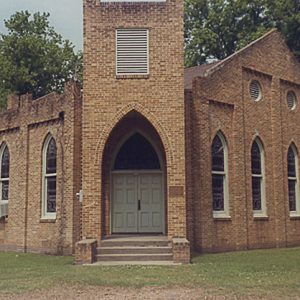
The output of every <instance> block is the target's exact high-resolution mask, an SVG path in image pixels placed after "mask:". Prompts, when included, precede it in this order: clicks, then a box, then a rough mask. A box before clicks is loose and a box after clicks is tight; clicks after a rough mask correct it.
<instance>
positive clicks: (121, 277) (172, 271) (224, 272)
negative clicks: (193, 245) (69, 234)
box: [0, 248, 300, 298]
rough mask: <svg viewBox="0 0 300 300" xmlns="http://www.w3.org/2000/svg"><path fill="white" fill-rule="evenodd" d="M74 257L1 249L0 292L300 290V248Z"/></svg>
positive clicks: (261, 292) (278, 293) (256, 292)
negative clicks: (181, 257)
mask: <svg viewBox="0 0 300 300" xmlns="http://www.w3.org/2000/svg"><path fill="white" fill-rule="evenodd" d="M72 261H73V260H72V257H60V256H44V255H36V254H16V253H0V298H1V293H20V292H23V291H26V290H37V289H42V288H47V287H50V286H53V285H60V284H66V285H68V284H70V285H74V284H78V283H79V284H89V285H105V286H115V285H118V286H124V287H133V288H136V287H141V286H149V285H152V286H153V285H159V286H177V287H178V286H191V287H202V288H207V289H209V290H211V291H213V293H216V294H220V293H221V294H224V295H230V294H232V293H234V294H235V295H250V296H251V295H252V296H256V297H257V296H274V297H275V296H276V297H280V296H285V297H295V296H297V295H298V296H299V295H300V248H289V249H274V250H255V251H244V252H233V253H224V254H206V255H200V256H196V257H194V258H193V264H191V265H188V266H171V267H158V266H122V267H119V266H118V267H100V266H85V267H82V266H74V265H72Z"/></svg>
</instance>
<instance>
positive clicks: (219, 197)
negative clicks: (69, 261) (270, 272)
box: [0, 0, 300, 263]
mask: <svg viewBox="0 0 300 300" xmlns="http://www.w3.org/2000/svg"><path fill="white" fill-rule="evenodd" d="M183 49H184V48H183V2H182V1H181V0H174V1H173V0H166V1H164V0H155V1H143V2H136V1H133V2H130V3H128V2H127V3H126V2H121V1H120V2H118V1H117V2H116V1H111V0H106V1H100V0H85V1H84V83H83V90H82V91H81V89H80V87H79V86H78V85H77V84H76V83H68V84H66V86H65V92H64V93H63V94H61V95H59V94H56V93H51V94H49V95H46V96H44V97H42V98H40V99H36V100H33V99H32V97H31V96H30V95H24V96H21V97H16V96H11V97H9V99H8V103H7V110H6V111H3V112H2V113H1V114H0V160H1V170H0V189H1V191H0V197H1V198H0V216H1V218H0V250H3V251H23V252H43V253H55V254H72V253H73V254H75V261H76V263H87V262H93V261H95V260H112V259H120V260H131V259H137V258H142V259H149V260H156V261H157V260H173V261H175V262H183V263H186V262H189V259H190V251H191V250H192V251H198V252H220V251H232V250H243V249H254V248H269V247H287V246H296V245H300V194H299V192H300V190H299V170H300V169H299V158H298V156H299V153H298V152H299V151H300V123H299V120H300V104H299V103H298V101H299V99H300V65H299V63H298V61H297V60H296V59H295V57H294V56H293V54H292V53H291V51H290V50H289V49H288V47H287V46H286V44H285V42H284V39H283V37H282V36H281V35H280V34H279V33H278V32H277V31H276V30H272V31H270V32H269V33H267V34H266V35H264V36H263V37H261V38H260V39H258V40H256V41H254V42H253V43H251V44H250V45H248V46H247V47H245V48H244V49H242V50H240V51H238V52H237V53H235V54H233V55H231V56H230V57H228V58H227V59H225V60H222V61H218V62H214V63H211V64H205V65H200V66H196V67H193V68H188V69H185V70H184V64H183ZM122 247H123V248H122Z"/></svg>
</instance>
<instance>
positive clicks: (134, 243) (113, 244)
mask: <svg viewBox="0 0 300 300" xmlns="http://www.w3.org/2000/svg"><path fill="white" fill-rule="evenodd" d="M168 246H169V243H168V242H167V241H147V242H145V241H120V242H119V241H111V240H110V241H101V242H100V247H168Z"/></svg>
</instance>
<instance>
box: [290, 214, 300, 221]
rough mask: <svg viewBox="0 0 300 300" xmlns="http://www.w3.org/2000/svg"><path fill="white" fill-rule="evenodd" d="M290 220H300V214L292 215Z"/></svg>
mask: <svg viewBox="0 0 300 300" xmlns="http://www.w3.org/2000/svg"><path fill="white" fill-rule="evenodd" d="M290 220H300V214H293V215H290Z"/></svg>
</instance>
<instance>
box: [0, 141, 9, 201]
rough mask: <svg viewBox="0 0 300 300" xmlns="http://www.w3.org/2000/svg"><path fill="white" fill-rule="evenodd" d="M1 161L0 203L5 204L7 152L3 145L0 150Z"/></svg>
mask: <svg viewBox="0 0 300 300" xmlns="http://www.w3.org/2000/svg"><path fill="white" fill-rule="evenodd" d="M0 159H1V176H0V184H1V195H0V196H1V199H0V200H1V202H2V203H7V202H8V199H9V151H8V147H7V145H3V146H2V147H1V149H0Z"/></svg>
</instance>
